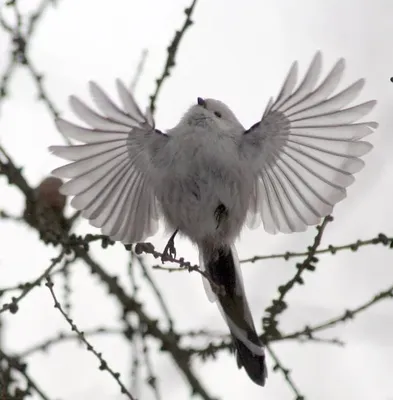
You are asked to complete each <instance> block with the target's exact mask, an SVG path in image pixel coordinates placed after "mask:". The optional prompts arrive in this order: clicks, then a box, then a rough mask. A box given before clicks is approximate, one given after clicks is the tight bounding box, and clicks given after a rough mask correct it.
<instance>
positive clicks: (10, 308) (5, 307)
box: [0, 251, 64, 314]
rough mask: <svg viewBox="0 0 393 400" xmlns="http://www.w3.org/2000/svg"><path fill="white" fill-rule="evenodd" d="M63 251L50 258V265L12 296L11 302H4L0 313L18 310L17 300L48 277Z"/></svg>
mask: <svg viewBox="0 0 393 400" xmlns="http://www.w3.org/2000/svg"><path fill="white" fill-rule="evenodd" d="M63 256H64V251H62V252H61V253H60V254H59V255H58V256H57V257H55V258H52V260H51V261H52V262H51V265H50V266H49V267H48V268H47V269H46V270H45V271H44V272H43V273H42V274H41V275H40V276H39V277H38V278H37V279H35V280H34V281H33V282H32V283H31V285H27V286H25V287H24V288H23V290H22V292H21V293H20V295H19V296H17V297H12V299H11V303H4V304H3V305H2V307H1V308H0V314H1V313H3V312H4V311H10V313H12V314H15V313H17V312H18V309H19V306H18V304H19V302H20V301H21V300H22V299H23V298H24V297H26V295H27V294H28V293H29V292H30V291H31V290H33V289H34V288H35V287H36V286H39V285H40V284H41V282H42V281H43V280H44V279H45V278H48V277H49V274H50V273H51V271H52V269H53V268H54V267H55V266H56V265H57V264H58V263H59V262H60V261H61V260H62V259H63Z"/></svg>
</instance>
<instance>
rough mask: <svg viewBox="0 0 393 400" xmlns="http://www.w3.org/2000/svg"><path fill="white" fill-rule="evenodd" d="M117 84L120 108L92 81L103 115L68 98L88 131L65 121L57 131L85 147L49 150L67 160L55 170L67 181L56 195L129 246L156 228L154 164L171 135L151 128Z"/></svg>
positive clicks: (97, 104) (92, 88)
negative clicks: (68, 200)
mask: <svg viewBox="0 0 393 400" xmlns="http://www.w3.org/2000/svg"><path fill="white" fill-rule="evenodd" d="M116 85H117V90H118V93H119V97H120V100H121V103H122V106H123V109H122V108H120V107H118V106H117V105H116V104H115V103H114V102H113V101H112V100H111V99H110V98H109V96H108V95H107V94H106V93H105V92H104V91H103V90H102V89H101V88H100V87H99V86H98V85H97V84H96V83H94V82H90V92H91V95H92V98H93V100H94V102H95V104H96V106H97V108H98V109H99V110H100V112H102V114H103V115H101V114H99V113H97V112H96V111H94V110H92V109H91V108H90V107H88V106H87V105H86V104H84V103H83V102H82V101H81V100H79V99H78V98H77V97H75V96H71V98H70V104H71V108H72V109H73V111H74V113H75V114H76V115H77V116H78V117H79V118H80V119H81V120H82V121H83V122H84V123H86V124H87V125H88V126H89V128H86V127H82V126H79V125H76V124H74V123H71V122H68V121H66V120H63V119H58V120H57V121H56V126H57V129H59V131H61V132H62V133H63V134H64V135H65V136H67V137H69V138H71V139H75V140H78V141H79V142H81V143H83V144H81V145H70V146H51V147H50V150H51V151H52V152H53V153H54V154H55V155H57V156H59V157H61V158H63V159H65V160H68V161H71V163H69V164H67V165H64V166H62V167H59V168H56V169H55V170H54V171H53V175H55V176H58V177H62V178H67V179H69V181H68V182H66V183H64V185H63V186H62V187H61V188H60V192H61V193H63V194H65V195H67V196H73V199H72V201H71V205H72V206H73V207H74V208H76V209H77V210H81V211H82V216H83V217H84V218H87V219H88V220H89V221H90V224H91V225H92V226H95V227H97V228H101V231H102V232H103V234H105V235H108V236H110V237H111V238H112V239H114V240H119V241H122V242H123V243H125V244H129V243H134V242H137V241H142V240H144V239H145V238H146V237H147V236H150V235H152V234H154V232H155V231H156V229H157V226H158V224H157V220H158V218H159V208H158V206H157V204H156V196H155V193H154V189H153V187H152V185H151V173H152V171H153V169H154V168H155V167H154V162H152V159H153V157H154V154H156V152H157V151H158V150H159V149H160V147H162V146H164V145H165V143H166V141H167V140H169V136H167V135H165V134H163V133H161V132H159V131H157V130H155V129H154V120H153V118H152V116H151V114H150V113H148V114H147V116H144V115H143V113H142V112H141V111H140V109H139V107H138V105H137V103H136V102H135V100H134V98H133V96H132V94H131V93H130V92H129V91H128V90H127V88H126V87H125V85H124V84H123V83H122V82H121V81H120V80H118V81H116Z"/></svg>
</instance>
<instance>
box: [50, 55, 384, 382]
mask: <svg viewBox="0 0 393 400" xmlns="http://www.w3.org/2000/svg"><path fill="white" fill-rule="evenodd" d="M344 70H345V59H344V58H340V59H338V61H337V62H336V63H335V64H334V65H333V67H332V68H331V69H330V71H329V72H328V73H327V74H326V75H325V76H323V77H322V79H321V75H322V53H321V52H320V51H318V52H316V54H315V55H314V57H313V58H312V60H311V63H310V65H309V67H308V69H307V70H306V72H305V74H304V77H303V78H302V79H301V80H299V79H298V75H299V72H298V62H297V61H295V62H294V63H293V64H292V65H291V67H290V69H289V72H288V74H287V76H286V78H285V80H284V83H283V85H282V87H281V90H280V91H279V93H278V95H277V96H276V97H275V98H274V97H271V98H270V100H269V102H268V104H267V106H266V108H265V111H264V113H263V115H262V118H261V119H259V120H258V122H256V123H255V124H254V125H252V126H251V127H249V128H246V127H244V126H243V125H242V123H241V122H240V121H239V119H238V118H237V117H236V115H235V114H234V112H233V111H232V110H231V109H230V108H229V107H228V106H227V105H226V104H224V103H223V102H222V101H220V100H216V99H211V98H204V97H198V98H197V100H196V102H195V103H194V104H192V105H191V106H190V107H189V109H188V110H187V111H186V112H185V113H184V115H183V116H182V117H181V119H180V121H179V122H178V123H177V125H176V126H175V127H173V128H170V129H167V130H165V131H162V130H159V129H156V127H155V122H154V119H153V117H152V114H151V113H150V111H149V110H147V111H146V112H145V113H144V112H142V111H141V109H140V108H139V106H138V104H137V102H136V100H135V99H134V97H133V95H132V93H131V92H130V90H128V89H127V87H126V86H125V84H124V83H123V82H122V81H121V80H119V79H117V80H116V87H117V91H118V95H119V98H120V102H121V107H119V106H118V105H117V104H116V103H115V102H114V101H113V100H112V99H111V98H110V97H109V96H108V95H107V94H106V93H105V92H104V90H103V89H101V87H100V86H99V85H98V84H97V83H95V82H89V89H90V93H91V97H92V99H93V101H94V103H95V106H96V108H97V111H95V110H94V109H92V108H91V107H89V106H88V105H86V104H85V103H84V102H82V101H81V100H80V99H78V98H77V97H75V96H70V106H71V108H72V110H73V112H74V113H75V114H76V116H77V117H78V118H79V119H80V120H81V121H83V123H84V124H85V125H86V126H81V125H78V124H75V123H72V122H69V121H67V120H64V119H61V118H58V119H57V120H56V121H55V122H56V126H57V129H58V130H59V131H60V132H61V133H62V134H63V135H64V136H66V137H67V138H69V139H74V140H76V141H78V142H80V143H81V144H76V145H74V144H72V145H66V146H51V147H50V148H49V149H50V151H51V152H52V153H53V154H54V155H56V156H58V157H60V158H62V159H64V160H67V161H70V163H68V164H66V165H63V166H61V167H59V168H56V169H55V170H54V171H52V174H53V175H54V176H56V177H60V178H64V179H67V180H68V181H67V182H66V183H64V184H63V185H62V186H61V188H60V192H61V193H62V194H64V195H66V196H71V197H73V199H72V201H71V205H72V206H73V207H74V208H75V209H77V210H80V211H81V214H82V216H83V217H84V218H86V219H87V220H89V222H90V224H91V225H92V226H94V227H98V228H100V229H101V231H102V233H103V234H105V235H108V236H109V237H110V238H111V239H112V240H115V241H120V242H122V243H123V244H132V243H136V242H142V241H144V240H145V239H146V238H147V237H149V236H152V235H154V233H155V232H156V231H157V228H158V223H159V221H160V220H163V221H164V222H165V223H166V226H167V227H168V228H169V229H171V230H172V231H174V234H173V235H172V237H171V239H170V240H169V241H168V244H167V246H166V248H165V251H164V253H166V254H168V255H169V256H173V255H176V253H175V251H176V249H175V248H174V242H173V240H174V237H175V235H176V233H177V232H180V233H181V234H182V235H184V236H186V237H187V238H189V239H190V240H191V241H192V242H193V243H194V244H195V245H196V246H197V248H198V251H199V258H200V267H201V269H202V270H203V271H204V273H205V274H206V277H205V278H203V283H204V286H205V289H206V292H207V295H208V298H209V300H211V301H214V302H216V303H217V305H218V308H219V310H220V312H221V314H222V316H223V318H224V320H225V322H226V323H227V325H228V328H229V331H230V333H231V336H232V339H233V344H234V348H235V351H236V359H237V365H238V367H239V368H242V367H244V369H245V371H246V372H247V374H248V376H249V377H250V379H251V380H252V381H253V382H254V383H256V384H257V385H260V386H264V385H265V383H266V380H267V376H268V370H267V363H266V356H265V345H264V343H262V341H261V339H260V336H258V334H257V331H256V328H255V324H254V321H253V318H252V315H251V311H250V307H249V304H248V302H247V298H246V293H245V288H244V283H243V278H242V274H241V270H240V265H239V259H238V255H237V252H236V248H235V245H234V243H235V241H236V240H237V239H238V238H239V235H240V233H241V231H242V230H243V228H244V227H246V226H248V227H255V226H258V224H259V222H262V223H263V227H264V229H265V231H266V232H268V233H271V234H276V233H293V232H301V231H304V230H306V229H307V228H308V227H309V226H312V225H316V224H318V223H319V222H320V221H321V219H322V218H323V217H325V216H328V215H330V214H331V212H332V210H333V207H334V206H335V205H336V204H337V203H338V202H340V201H342V200H343V199H344V198H345V197H346V195H347V188H348V187H349V186H350V185H351V184H352V183H353V182H354V180H355V179H354V175H355V174H356V173H357V172H359V171H360V170H361V169H362V168H363V167H364V161H363V160H362V156H364V155H365V154H366V153H368V152H369V151H370V150H371V149H372V145H371V144H370V143H369V142H366V141H364V140H362V139H363V138H364V137H365V136H367V135H369V134H371V133H373V132H374V131H375V130H376V128H377V127H378V124H377V123H376V122H375V121H366V122H361V121H359V120H361V119H362V118H363V117H364V116H366V115H367V114H369V113H370V112H371V110H372V109H373V108H374V107H375V105H376V100H370V101H366V102H363V103H360V104H359V103H356V104H354V105H351V103H352V102H353V101H354V100H356V98H357V97H358V95H359V93H360V92H361V90H362V88H363V87H364V84H365V80H364V79H359V80H357V81H355V82H354V83H353V84H351V85H349V86H347V87H345V88H343V89H341V90H337V87H338V86H339V84H340V82H341V80H342V77H343V74H344ZM214 286H217V287H220V288H221V289H223V290H217V288H215V287H214Z"/></svg>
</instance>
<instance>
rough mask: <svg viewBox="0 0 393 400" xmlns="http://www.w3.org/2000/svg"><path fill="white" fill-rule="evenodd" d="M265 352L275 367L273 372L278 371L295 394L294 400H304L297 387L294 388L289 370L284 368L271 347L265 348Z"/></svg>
mask: <svg viewBox="0 0 393 400" xmlns="http://www.w3.org/2000/svg"><path fill="white" fill-rule="evenodd" d="M266 350H267V351H268V353H269V354H270V356H271V358H272V359H273V360H274V362H275V365H274V367H273V371H275V372H277V371H280V372H281V373H282V374H283V376H284V379H285V381H286V382H287V383H288V386H289V387H290V388H291V389H292V391H293V393H294V394H295V396H296V397H295V400H305V397H304V396H303V395H302V394H300V391H299V389H298V387H297V386H296V384H295V382H294V381H293V379H292V377H291V372H292V371H291V370H290V369H288V368H285V367H284V365H283V363H282V362H281V360H280V359H279V358H278V356H277V354H276V353H275V352H274V351H273V349H272V347H271V346H269V345H268V346H266Z"/></svg>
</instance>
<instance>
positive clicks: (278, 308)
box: [262, 216, 333, 341]
mask: <svg viewBox="0 0 393 400" xmlns="http://www.w3.org/2000/svg"><path fill="white" fill-rule="evenodd" d="M332 220H333V218H332V217H331V216H327V217H325V218H324V219H323V221H322V223H321V225H319V226H317V231H318V233H317V235H316V236H315V238H314V243H313V245H312V246H311V247H309V249H308V253H307V257H306V258H305V260H304V261H303V262H302V263H298V264H296V269H297V271H296V273H295V275H294V277H293V278H291V279H290V280H289V281H288V282H287V283H285V284H284V285H281V286H279V287H278V292H279V296H278V298H276V299H274V300H273V301H272V304H271V305H270V306H269V307H267V308H266V310H265V312H266V314H267V317H264V318H263V319H262V323H263V327H264V331H265V332H264V334H263V340H264V341H267V340H266V339H267V338H269V337H277V336H281V333H280V332H279V330H278V321H277V319H276V318H277V317H278V315H279V314H281V313H282V312H283V311H284V310H285V309H286V308H287V303H286V302H285V301H284V299H285V296H286V295H287V294H288V292H289V291H290V290H291V289H292V288H293V287H294V286H295V284H299V285H302V284H304V281H303V278H302V276H301V275H302V273H303V272H304V271H306V270H309V271H314V270H315V268H316V267H315V263H316V262H317V261H318V260H317V258H316V257H315V252H316V251H317V249H318V246H319V245H320V244H321V240H322V235H323V233H324V231H325V228H326V225H327V224H328V222H330V221H332Z"/></svg>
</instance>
